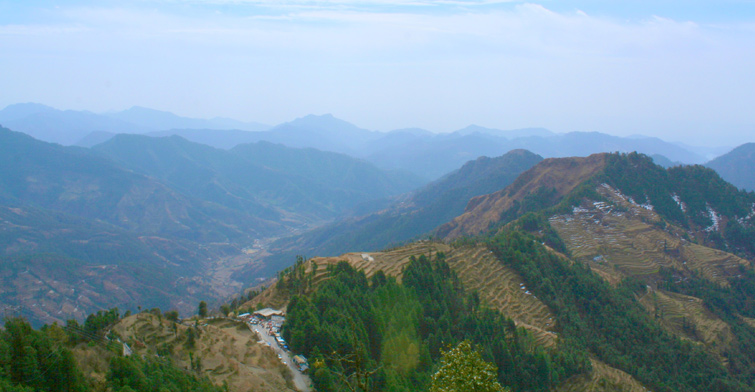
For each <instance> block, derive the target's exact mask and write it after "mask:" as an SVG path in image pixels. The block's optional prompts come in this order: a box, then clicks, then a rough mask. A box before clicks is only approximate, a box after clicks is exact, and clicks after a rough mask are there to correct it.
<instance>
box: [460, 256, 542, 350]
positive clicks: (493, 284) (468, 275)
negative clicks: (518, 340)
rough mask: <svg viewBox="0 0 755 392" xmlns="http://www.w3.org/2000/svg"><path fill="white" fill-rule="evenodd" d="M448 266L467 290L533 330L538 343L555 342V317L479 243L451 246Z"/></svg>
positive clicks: (510, 270) (521, 280)
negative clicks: (474, 292) (476, 244)
mask: <svg viewBox="0 0 755 392" xmlns="http://www.w3.org/2000/svg"><path fill="white" fill-rule="evenodd" d="M447 261H448V264H449V266H450V267H451V268H452V269H453V270H454V271H455V272H456V274H457V275H458V276H459V279H461V281H462V283H463V284H464V287H465V288H466V289H467V290H473V291H477V292H478V293H479V295H480V299H482V301H483V303H484V304H485V305H487V306H489V307H491V308H493V309H497V310H498V311H500V312H501V313H503V314H505V315H506V316H508V317H510V318H512V319H513V320H514V321H515V322H516V324H517V325H519V326H522V327H525V328H526V329H528V330H529V331H531V332H532V333H533V335H534V336H535V339H536V340H537V343H538V344H541V345H545V346H550V345H553V344H555V343H556V337H557V336H556V334H555V333H554V332H552V331H553V329H554V328H555V324H556V321H555V317H554V315H553V313H552V312H551V311H550V309H548V307H547V306H545V304H544V303H542V302H541V301H540V300H539V299H537V297H536V296H535V295H534V294H532V293H531V292H530V291H529V290H527V287H526V285H525V283H524V280H523V279H522V278H521V277H520V276H519V275H518V274H517V273H516V272H515V271H514V270H512V269H511V268H508V267H506V266H505V265H504V264H503V263H501V262H500V261H498V259H497V258H496V257H495V256H494V255H493V254H492V253H490V251H489V250H488V249H487V248H485V247H482V246H478V247H463V248H459V249H454V250H452V251H451V252H448V254H447Z"/></svg>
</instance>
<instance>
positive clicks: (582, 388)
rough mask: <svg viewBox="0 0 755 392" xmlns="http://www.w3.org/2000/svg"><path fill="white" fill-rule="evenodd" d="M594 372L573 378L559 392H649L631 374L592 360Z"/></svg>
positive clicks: (559, 388)
mask: <svg viewBox="0 0 755 392" xmlns="http://www.w3.org/2000/svg"><path fill="white" fill-rule="evenodd" d="M590 361H591V362H592V369H593V370H592V372H590V374H587V375H584V376H577V377H572V378H571V379H569V380H567V381H566V382H564V383H563V384H562V385H560V386H559V387H558V388H557V389H556V391H558V392H614V391H621V392H647V388H645V387H643V386H642V384H640V383H639V382H637V380H635V379H634V378H632V376H630V375H629V374H627V373H625V372H623V371H621V370H618V369H615V368H612V367H610V366H608V365H606V364H605V363H603V362H600V361H598V360H596V359H591V360H590Z"/></svg>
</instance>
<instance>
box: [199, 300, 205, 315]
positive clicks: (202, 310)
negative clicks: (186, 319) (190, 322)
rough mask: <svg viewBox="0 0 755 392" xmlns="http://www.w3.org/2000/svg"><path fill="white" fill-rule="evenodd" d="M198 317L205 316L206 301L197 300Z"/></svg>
mask: <svg viewBox="0 0 755 392" xmlns="http://www.w3.org/2000/svg"><path fill="white" fill-rule="evenodd" d="M199 317H207V302H204V301H199Z"/></svg>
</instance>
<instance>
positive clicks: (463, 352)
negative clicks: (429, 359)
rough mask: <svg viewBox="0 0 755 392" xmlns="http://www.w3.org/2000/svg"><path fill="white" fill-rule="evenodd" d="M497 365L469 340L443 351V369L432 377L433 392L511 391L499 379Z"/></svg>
mask: <svg viewBox="0 0 755 392" xmlns="http://www.w3.org/2000/svg"><path fill="white" fill-rule="evenodd" d="M497 372H498V369H496V367H495V365H493V364H492V363H489V362H485V360H484V359H482V356H481V355H480V353H479V352H478V351H476V350H474V349H473V348H472V344H471V343H469V341H468V340H464V341H462V342H461V343H459V345H458V346H456V347H455V348H453V349H451V350H448V351H445V352H443V356H442V358H441V365H440V369H438V371H437V372H435V374H433V376H432V383H431V385H430V392H462V391H464V392H466V391H469V392H488V391H490V392H502V391H508V389H507V388H504V387H502V386H501V384H499V383H498V380H497Z"/></svg>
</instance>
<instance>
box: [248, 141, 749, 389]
mask: <svg viewBox="0 0 755 392" xmlns="http://www.w3.org/2000/svg"><path fill="white" fill-rule="evenodd" d="M531 171H532V172H531V173H524V174H523V175H522V176H521V177H520V179H518V180H517V181H515V183H514V184H512V185H511V186H510V188H511V189H509V190H505V191H503V192H498V193H497V194H496V195H495V196H487V197H486V198H484V199H482V200H484V201H483V202H476V201H473V202H471V203H470V205H469V206H468V208H467V211H468V212H469V211H474V210H475V209H476V208H480V207H479V206H481V205H496V206H500V205H503V206H505V208H501V209H500V211H501V212H499V213H498V215H497V217H496V216H491V215H476V216H477V217H483V219H486V220H485V221H484V222H485V224H479V223H476V222H473V221H472V220H470V218H469V217H468V218H467V219H466V220H465V221H462V222H460V223H461V226H458V227H462V228H463V227H470V228H472V227H485V228H486V230H482V231H478V232H477V233H479V234H478V235H477V236H476V237H469V236H459V237H455V238H456V240H455V241H454V242H453V243H452V247H451V248H450V249H449V250H448V251H449V252H450V253H451V254H452V255H453V256H450V258H449V256H446V251H443V252H441V251H440V250H437V251H431V252H430V253H429V254H427V250H425V251H423V250H421V249H423V248H422V247H421V246H420V247H413V246H412V245H410V246H408V247H406V248H397V249H396V250H392V251H390V252H388V253H385V254H383V253H371V254H369V255H368V256H369V257H368V258H365V257H366V256H364V255H362V256H361V257H358V255H353V256H352V255H344V256H342V257H341V258H340V259H342V260H347V261H348V263H349V264H343V263H342V264H338V263H337V262H336V261H337V260H339V258H330V259H323V260H320V259H315V260H312V261H311V262H310V263H309V264H308V263H307V262H303V261H302V262H301V263H300V264H298V265H297V266H296V267H295V268H293V269H291V270H289V271H287V272H286V273H285V274H284V277H283V280H282V281H281V282H282V283H280V284H279V285H277V289H276V290H278V292H279V293H282V292H288V293H289V297H288V298H291V300H290V303H289V312H290V313H289V319H288V321H287V324H286V326H285V327H284V330H285V335H286V336H287V337H288V338H289V339H290V342H291V344H292V347H293V348H294V349H295V350H298V351H300V352H303V353H308V354H309V355H310V356H313V357H315V358H319V359H320V360H319V361H316V362H315V363H316V364H317V365H316V370H315V373H314V374H313V380H314V381H315V382H316V383H317V384H318V386H320V387H321V388H322V389H323V390H340V389H342V388H344V386H345V385H346V384H350V385H352V386H354V385H357V384H354V383H355V382H356V381H355V380H361V381H360V382H361V384H359V385H363V386H364V387H363V388H362V389H363V390H381V388H382V387H385V386H390V387H394V388H395V389H396V390H401V389H402V388H408V387H407V385H409V384H412V383H414V385H421V386H422V387H419V388H420V389H422V388H426V387H427V386H428V385H429V382H430V381H429V380H430V378H431V377H430V374H431V373H428V372H427V371H425V370H423V369H427V368H426V367H423V366H425V364H426V363H427V362H428V361H427V359H423V358H428V357H429V361H430V362H433V361H437V359H438V353H439V350H436V348H438V347H443V346H444V345H451V346H453V345H455V344H456V343H458V342H459V341H460V340H462V339H468V340H471V341H472V342H473V343H475V344H476V345H477V346H478V347H479V349H480V350H481V352H482V354H483V358H485V359H486V360H488V361H490V362H491V363H494V364H496V365H497V368H498V376H499V377H498V380H499V382H500V383H501V385H503V386H505V387H509V388H511V389H512V390H538V389H539V388H550V389H553V390H580V389H588V388H589V389H591V390H617V389H622V388H625V389H634V388H636V386H637V385H638V384H637V382H639V383H641V384H642V385H644V387H646V388H648V389H651V390H654V391H747V390H751V389H752V388H753V387H755V377H753V374H755V363H754V362H753V361H752V360H751V358H752V353H753V352H754V351H753V350H754V349H755V346H753V342H755V340H753V337H755V328H754V327H753V326H754V325H755V322H753V321H752V320H755V317H753V316H754V315H753V314H751V309H750V306H749V305H748V304H750V303H755V272H754V271H753V263H752V261H751V260H752V259H751V253H750V251H749V250H748V247H749V246H750V245H749V244H750V242H748V241H741V237H738V236H736V235H735V233H736V232H737V231H736V230H737V229H736V227H739V228H741V230H749V229H750V228H751V227H752V226H751V225H752V223H751V221H750V219H751V217H752V214H751V211H752V210H751V208H752V203H753V202H755V200H752V198H753V196H752V194H749V193H744V192H740V191H737V190H736V189H735V188H734V187H732V186H731V185H728V184H726V183H725V182H723V181H722V180H720V178H719V177H718V176H717V175H716V174H715V173H714V172H712V171H711V170H709V169H705V168H702V167H699V166H691V167H677V168H672V169H669V170H666V169H663V168H661V167H658V166H655V165H654V164H653V163H652V160H651V159H650V158H648V157H646V156H642V155H637V154H628V155H622V154H609V155H603V156H599V157H593V158H591V159H586V160H581V161H580V160H574V159H566V160H564V161H562V162H555V161H554V162H549V161H544V162H543V163H541V164H540V165H537V166H535V167H534V168H533V169H531ZM554 178H561V179H568V181H567V182H566V183H557V184H554V183H553V182H548V181H544V180H552V179H554ZM540 181H544V182H542V184H545V183H549V184H552V189H551V190H550V191H548V190H547V188H546V190H543V186H539V185H538V184H540ZM507 198H508V199H507ZM506 200H508V201H506ZM486 203H487V204H486ZM672 207H673V208H672ZM747 207H749V208H747ZM711 211H713V212H711ZM487 219H490V220H487ZM735 225H738V226H735ZM727 227H728V229H727ZM732 228H734V229H732ZM427 246H429V247H430V248H429V249H432V247H433V246H435V247H436V249H440V248H442V247H443V246H441V245H427ZM480 246H484V247H486V248H487V249H488V250H489V251H488V252H479V251H476V252H470V251H465V249H468V248H469V247H472V249H475V248H477V247H480ZM412 249H414V252H416V253H415V255H416V257H412V258H409V260H408V261H407V259H405V258H403V259H402V258H398V259H397V258H392V257H389V256H388V255H390V254H394V253H395V254H396V255H399V254H404V255H408V254H411V252H412ZM727 249H728V250H730V251H733V252H736V253H739V254H740V255H741V256H743V257H744V258H741V257H738V256H736V255H734V254H732V253H727V252H726V250H727ZM491 252H492V253H491ZM403 257H408V256H403ZM368 259H369V260H368ZM373 259H374V260H373ZM390 260H394V261H390ZM401 260H403V261H401ZM447 260H448V261H447ZM310 264H311V265H310ZM324 266H329V267H327V268H326V271H325V272H323V271H322V270H321V268H322V267H324ZM354 267H356V268H358V269H360V270H362V271H364V272H363V273H362V272H359V270H353V268H354ZM486 269H487V271H488V272H485V271H486ZM474 270H478V272H475V274H477V275H473V276H476V278H473V277H471V276H469V275H470V273H471V272H470V271H474ZM493 270H495V271H496V272H493ZM382 271H386V272H385V273H383V272H382ZM388 271H392V272H390V273H389V272H388ZM512 273H513V275H512V276H518V278H506V279H504V280H494V279H493V278H492V276H494V275H495V276H498V275H499V274H504V276H510V275H511V274H512ZM458 274H462V276H464V279H463V281H464V282H468V283H469V284H470V285H471V286H466V287H465V285H463V284H462V283H461V282H462V279H460V278H459V275H458ZM486 274H487V275H486ZM491 274H492V275H491ZM310 275H311V276H310ZM394 277H395V278H394ZM394 279H395V280H394ZM519 279H521V280H519ZM517 280H519V281H520V282H521V283H519V286H520V287H519V288H520V289H521V290H520V291H519V290H514V291H519V295H513V292H510V291H508V290H510V289H509V288H507V287H510V286H512V285H514V284H516V283H515V282H516V281H517ZM285 282H288V283H285ZM296 282H299V283H296ZM444 282H445V283H444ZM471 287H475V289H472V288H471ZM514 287H516V286H514ZM452 288H453V289H452ZM281 290H282V291H281ZM523 291H526V293H523ZM522 294H525V295H522ZM291 295H293V296H292V297H291ZM533 297H534V298H535V301H542V304H543V305H544V306H545V307H546V308H545V309H547V310H545V311H538V312H540V313H539V314H541V315H543V314H544V315H545V316H537V317H541V318H542V317H544V318H543V319H544V320H545V321H539V320H533V319H532V318H531V316H530V317H529V318H527V316H524V315H525V314H526V313H523V312H521V311H520V310H517V309H521V307H524V306H528V307H531V306H532V305H530V304H528V303H529V302H528V301H529V299H531V298H533ZM261 298H266V297H265V296H264V295H263V296H261ZM267 298H268V299H269V298H270V297H267ZM525 298H527V299H526V300H525ZM361 299H367V300H368V301H365V302H358V301H359V300H361ZM261 300H263V299H261ZM385 303H389V304H393V305H392V306H390V307H387V308H386V307H385V306H383V305H381V304H385ZM454 304H456V305H454ZM525 304H527V305H525ZM337 309H339V310H337ZM498 312H501V313H498ZM543 312H544V313H543ZM549 313H550V314H551V315H552V316H547V314H549ZM496 314H498V316H495V317H500V318H498V319H495V317H494V319H495V320H496V321H495V322H493V323H492V324H490V325H491V326H492V325H495V326H496V327H495V328H493V329H490V330H487V329H485V327H483V325H486V324H485V321H484V320H487V318H486V317H493V315H496ZM507 315H511V316H513V317H515V320H516V321H514V322H513V323H514V324H516V325H519V326H520V328H514V329H511V327H510V326H511V325H512V324H511V323H512V322H511V321H505V318H506V317H507ZM511 316H509V317H511ZM480 323H482V324H480ZM541 323H542V324H541ZM538 325H540V326H538ZM512 331H518V332H515V333H514V332H512ZM480 332H482V335H476V334H477V333H480ZM496 333H502V334H503V335H500V336H501V339H503V341H506V342H507V344H506V345H503V346H496V343H495V341H496V339H498V338H494V336H498V335H496ZM511 333H514V335H510V334H511ZM528 335H529V336H530V337H529V338H527V336H528ZM479 336H484V337H485V338H484V339H482V338H480V337H479ZM512 336H516V337H517V338H512ZM518 339H523V340H521V341H520V340H518ZM396 341H400V342H402V343H399V344H394V343H393V342H396ZM525 341H530V342H531V343H530V344H531V345H530V346H529V347H530V348H529V349H526V350H524V351H521V350H522V347H527V345H525V346H519V344H520V343H521V342H525ZM518 342H519V343H518ZM488 344H492V346H489V345H488ZM425 347H426V348H425ZM491 347H492V348H491ZM395 350H398V351H399V352H400V353H401V355H399V357H401V358H417V359H416V360H412V361H408V362H402V363H396V362H394V361H395V360H393V359H391V358H393V357H394V356H393V354H392V352H393V351H395ZM425 350H427V351H425ZM528 350H529V351H528ZM533 350H534V351H533ZM514 352H518V353H520V354H518V355H523V356H519V357H517V358H520V359H521V360H520V361H516V362H515V363H513V364H512V363H507V362H505V361H502V359H501V358H510V357H511V356H515V355H514V354H513V353H514ZM527 353H529V354H527ZM538 353H540V354H538ZM410 354H411V355H410ZM527 355H534V357H527ZM543 355H545V357H543ZM538 357H539V358H547V359H546V360H545V362H544V363H547V364H548V366H545V365H542V366H536V368H537V369H539V370H538V371H534V373H533V372H532V371H529V370H526V369H528V368H527V366H530V365H531V364H533V363H538V360H537V359H536V358H538ZM356 358H359V360H356V361H355V359H356ZM559 358H560V359H559ZM588 358H589V360H588ZM522 362H524V363H522ZM354 363H358V364H359V366H354V365H353V364H354ZM407 366H408V367H409V368H411V369H414V371H413V372H411V377H420V378H419V379H411V380H410V381H407V378H408V377H410V376H402V374H401V371H400V369H403V368H405V367H407ZM522 366H524V368H522ZM430 368H432V367H430ZM609 369H612V370H609ZM616 372H618V373H616ZM609 374H611V375H612V376H609ZM619 374H624V376H620V375H619ZM546 375H547V376H546ZM546 380H547V381H546ZM601 380H602V381H601ZM609 380H610V381H609ZM523 383H524V384H523ZM579 385H581V387H579Z"/></svg>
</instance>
